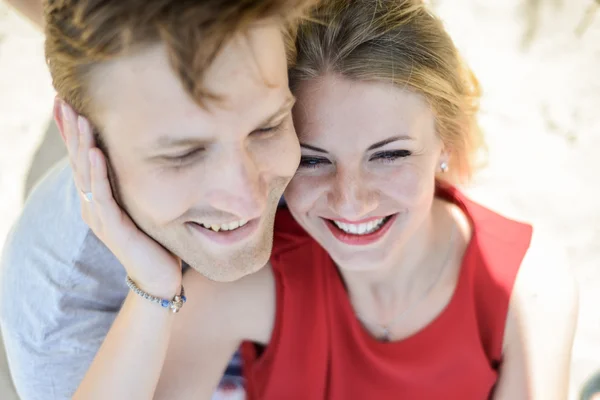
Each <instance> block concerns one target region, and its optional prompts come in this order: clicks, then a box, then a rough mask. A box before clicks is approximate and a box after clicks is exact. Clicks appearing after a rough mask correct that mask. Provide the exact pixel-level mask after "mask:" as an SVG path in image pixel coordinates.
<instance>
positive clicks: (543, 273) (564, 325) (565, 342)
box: [493, 236, 578, 400]
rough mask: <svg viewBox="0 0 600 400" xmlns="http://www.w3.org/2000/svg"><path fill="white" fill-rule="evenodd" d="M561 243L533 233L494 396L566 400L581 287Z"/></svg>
mask: <svg viewBox="0 0 600 400" xmlns="http://www.w3.org/2000/svg"><path fill="white" fill-rule="evenodd" d="M557 248H559V247H558V246H553V245H552V244H550V243H547V242H540V241H538V239H537V238H536V237H535V236H534V241H533V242H532V246H531V247H530V249H529V251H528V253H527V255H526V257H525V259H524V260H523V265H522V266H521V268H520V270H519V274H518V275H517V280H516V282H515V287H514V289H513V293H512V296H511V300H510V308H509V312H508V317H507V324H506V329H505V335H504V346H503V347H504V349H503V351H504V357H503V362H502V365H501V368H500V377H499V381H498V385H497V387H496V391H495V393H494V397H493V399H494V400H564V399H566V398H567V397H568V390H569V370H570V367H571V348H572V345H573V338H574V334H575V327H576V325H577V315H578V290H577V285H576V283H575V280H574V277H573V275H572V273H571V270H570V266H569V265H568V263H567V262H566V257H564V256H561V254H557V250H556V249H557Z"/></svg>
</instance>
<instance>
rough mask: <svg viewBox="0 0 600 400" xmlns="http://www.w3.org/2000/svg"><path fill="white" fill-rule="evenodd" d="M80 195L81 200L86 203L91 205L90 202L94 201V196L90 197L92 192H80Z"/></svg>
mask: <svg viewBox="0 0 600 400" xmlns="http://www.w3.org/2000/svg"><path fill="white" fill-rule="evenodd" d="M81 195H82V196H83V199H84V200H85V201H86V202H88V203H91V202H92V200H94V196H93V195H92V192H84V191H83V190H82V191H81Z"/></svg>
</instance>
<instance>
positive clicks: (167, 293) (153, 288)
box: [129, 276, 181, 300]
mask: <svg viewBox="0 0 600 400" xmlns="http://www.w3.org/2000/svg"><path fill="white" fill-rule="evenodd" d="M129 278H130V279H131V281H133V283H134V284H135V286H136V287H138V288H139V289H140V290H142V291H143V292H145V293H148V294H149V295H151V296H154V297H159V298H161V299H168V300H171V299H173V297H175V296H177V295H179V294H180V293H181V278H180V279H177V280H175V279H172V280H166V279H165V280H162V281H159V282H152V283H150V282H145V281H143V280H139V279H136V277H134V276H129Z"/></svg>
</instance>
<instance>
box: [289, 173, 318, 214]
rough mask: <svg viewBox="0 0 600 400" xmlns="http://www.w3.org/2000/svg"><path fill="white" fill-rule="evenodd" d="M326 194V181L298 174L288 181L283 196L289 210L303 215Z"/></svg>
mask: <svg viewBox="0 0 600 400" xmlns="http://www.w3.org/2000/svg"><path fill="white" fill-rule="evenodd" d="M326 193H327V181H326V179H325V178H324V177H318V176H306V175H303V174H302V173H301V172H300V173H298V174H296V176H294V178H293V179H292V180H291V181H290V184H289V185H288V187H287V189H286V190H285V193H284V194H283V196H284V197H285V201H286V203H287V204H288V206H289V207H290V208H292V209H294V211H295V212H297V213H304V212H307V211H309V210H310V209H311V207H312V206H313V205H314V204H316V203H318V202H319V200H320V197H322V196H326Z"/></svg>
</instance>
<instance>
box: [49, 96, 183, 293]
mask: <svg viewBox="0 0 600 400" xmlns="http://www.w3.org/2000/svg"><path fill="white" fill-rule="evenodd" d="M61 108H62V130H63V135H64V138H65V141H66V144H67V148H68V153H69V159H70V162H71V168H72V169H73V177H74V179H75V185H76V186H77V189H78V190H79V194H80V197H81V215H82V217H83V220H84V221H85V222H86V223H87V224H88V225H89V227H90V228H91V229H92V231H93V232H94V234H95V235H96V236H97V237H98V238H99V239H100V240H102V242H104V244H105V245H106V246H107V247H108V248H109V249H110V250H111V251H112V252H113V253H114V254H115V256H116V257H117V258H118V259H119V261H120V262H121V263H122V264H123V266H124V267H125V270H126V271H127V274H128V275H129V276H130V277H131V279H132V280H133V281H134V282H135V283H136V285H138V286H139V287H140V288H141V289H142V290H144V291H146V292H148V293H150V294H151V295H154V296H158V297H162V298H167V299H170V298H172V297H173V296H174V295H175V294H178V293H179V288H180V285H181V261H180V260H179V259H178V258H177V257H176V256H174V255H173V254H171V253H170V252H169V251H167V250H166V249H165V248H164V247H162V246H161V245H160V244H158V243H157V242H156V241H154V239H152V238H151V237H149V236H148V235H146V234H145V233H144V232H142V231H141V230H140V229H139V228H138V227H137V226H136V225H135V224H134V222H133V221H132V220H131V218H130V217H129V216H128V215H127V213H126V212H125V211H124V210H123V209H121V207H120V206H119V205H118V204H117V202H116V201H115V199H114V197H113V194H112V189H111V185H110V181H109V179H108V174H107V160H106V157H105V155H104V154H102V151H100V149H98V148H97V147H95V143H94V138H93V134H92V129H91V125H90V123H89V121H88V120H87V119H85V118H84V117H82V116H77V115H76V113H75V111H74V110H73V109H72V108H71V107H70V106H69V105H68V104H66V103H64V102H62V105H61Z"/></svg>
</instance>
